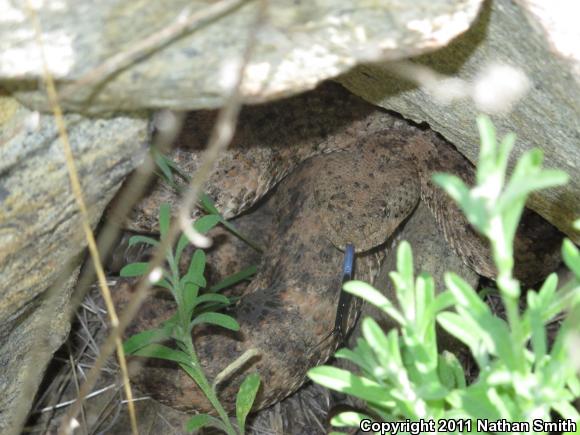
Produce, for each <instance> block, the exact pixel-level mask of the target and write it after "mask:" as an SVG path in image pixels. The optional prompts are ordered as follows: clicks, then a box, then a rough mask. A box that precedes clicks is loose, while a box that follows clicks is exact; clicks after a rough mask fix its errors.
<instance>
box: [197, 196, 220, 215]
mask: <svg viewBox="0 0 580 435" xmlns="http://www.w3.org/2000/svg"><path fill="white" fill-rule="evenodd" d="M199 201H200V202H201V206H202V207H203V209H204V211H205V212H206V213H210V214H217V215H219V214H220V212H219V211H218V209H217V208H216V206H215V203H214V202H213V200H212V199H211V198H210V197H209V195H207V194H206V193H202V194H201V196H200V198H199Z"/></svg>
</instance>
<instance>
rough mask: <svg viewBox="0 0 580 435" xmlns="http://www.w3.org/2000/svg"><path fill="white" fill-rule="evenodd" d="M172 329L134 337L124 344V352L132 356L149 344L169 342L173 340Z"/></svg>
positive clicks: (141, 333) (161, 329)
mask: <svg viewBox="0 0 580 435" xmlns="http://www.w3.org/2000/svg"><path fill="white" fill-rule="evenodd" d="M172 329H173V328H172V327H161V328H156V329H149V330H147V331H143V332H140V333H138V334H135V335H132V336H131V337H129V338H128V339H127V340H125V342H124V343H123V350H124V351H125V353H126V354H127V355H131V354H133V353H135V352H136V351H137V350H139V349H141V348H143V347H145V346H147V345H148V344H151V343H158V342H160V341H164V340H167V339H168V338H171V331H172Z"/></svg>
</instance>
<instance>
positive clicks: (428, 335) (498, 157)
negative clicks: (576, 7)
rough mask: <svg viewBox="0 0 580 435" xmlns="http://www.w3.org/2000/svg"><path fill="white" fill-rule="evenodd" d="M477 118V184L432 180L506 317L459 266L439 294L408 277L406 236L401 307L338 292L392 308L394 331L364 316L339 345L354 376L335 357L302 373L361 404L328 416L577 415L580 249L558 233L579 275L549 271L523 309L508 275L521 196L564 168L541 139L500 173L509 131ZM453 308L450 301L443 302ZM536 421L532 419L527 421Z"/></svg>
mask: <svg viewBox="0 0 580 435" xmlns="http://www.w3.org/2000/svg"><path fill="white" fill-rule="evenodd" d="M478 125H479V129H480V134H481V150H480V155H479V164H478V167H477V177H476V186H474V187H473V188H472V189H469V188H468V187H467V186H465V184H464V183H463V182H462V181H461V180H460V179H458V178H457V177H455V176H453V175H447V174H438V175H436V176H435V177H434V179H435V182H436V183H438V184H439V185H440V186H441V187H442V188H443V189H445V191H446V192H447V193H448V194H449V195H450V196H451V197H452V198H453V199H454V200H455V201H456V202H457V203H458V204H459V206H460V207H461V209H462V211H463V212H464V213H465V215H466V216H467V218H468V219H469V222H470V223H471V224H472V225H473V226H474V227H475V228H476V229H477V230H478V231H479V232H480V233H481V234H483V235H484V236H485V237H486V238H487V239H488V240H489V242H490V244H491V248H492V253H493V259H494V262H495V264H496V267H497V270H498V278H497V285H498V288H499V291H500V294H501V297H502V301H503V304H504V305H505V307H506V313H507V321H504V320H502V319H501V318H499V317H496V316H495V315H494V314H492V312H491V310H490V308H489V307H488V306H487V305H486V304H485V303H484V302H483V301H482V299H481V298H480V297H479V296H478V294H477V293H476V291H475V290H474V289H473V288H471V286H470V285H469V284H467V283H466V282H465V281H464V280H463V279H461V278H460V277H459V276H457V275H455V274H454V273H447V274H446V276H445V285H446V290H445V291H444V292H442V293H440V294H439V295H437V296H436V295H435V288H434V283H433V279H432V278H431V277H430V276H428V275H426V274H421V275H419V276H418V277H417V278H416V279H415V277H414V273H413V258H412V253H411V248H410V246H409V245H408V243H406V242H403V243H401V244H400V246H399V248H398V252H397V271H396V272H391V274H390V278H391V280H392V281H393V284H394V286H395V290H396V296H397V300H398V302H399V306H400V307H401V308H400V309H397V308H396V307H395V305H394V304H393V303H391V301H389V300H388V299H387V298H386V297H385V296H383V295H382V294H381V293H380V292H379V291H378V290H376V289H374V288H373V287H371V286H370V285H368V284H365V283H363V282H359V281H351V282H348V283H346V284H345V285H344V290H345V291H347V292H349V293H352V294H354V295H356V296H359V297H361V298H363V299H364V300H366V301H368V302H370V303H371V304H373V305H375V306H377V307H379V308H380V309H381V310H382V311H383V312H385V313H386V314H387V315H389V316H390V317H392V318H393V319H394V320H395V321H396V322H397V323H398V324H399V326H400V332H399V331H397V330H391V331H390V332H388V333H387V334H385V332H384V331H383V330H382V329H381V328H380V327H379V325H378V324H377V322H376V321H374V320H373V319H371V318H365V319H364V320H363V322H362V335H363V338H359V339H358V342H357V344H356V346H355V348H354V349H353V350H351V349H341V350H339V351H338V352H337V354H336V356H337V357H338V358H343V359H347V360H350V361H352V362H353V363H355V364H356V365H357V366H358V367H359V369H360V373H359V374H355V373H351V372H349V371H346V370H342V369H339V368H336V367H330V366H320V367H316V368H313V369H312V370H310V371H309V373H308V376H309V377H310V378H311V379H313V380H314V381H315V382H317V383H320V384H322V385H324V386H326V387H328V388H331V389H334V390H337V391H341V392H344V393H347V394H350V395H352V396H355V397H358V398H360V399H363V400H364V401H365V403H366V406H367V410H366V411H365V412H354V411H347V412H343V413H341V414H339V415H337V416H336V417H335V418H333V420H332V424H333V425H335V426H338V427H349V426H359V425H360V424H362V422H363V421H365V420H366V421H365V423H364V424H366V425H367V426H366V427H367V428H370V427H369V426H368V424H370V422H371V421H373V422H374V423H375V426H374V427H372V428H371V429H372V430H374V431H379V432H380V431H384V432H386V431H393V428H396V429H397V431H398V433H409V432H414V433H416V432H415V430H417V427H418V426H412V424H419V423H421V422H423V423H424V424H425V425H428V426H427V427H422V428H421V431H435V430H439V431H447V432H453V433H463V432H471V431H476V430H477V431H484V432H485V431H490V432H496V431H497V432H503V431H504V430H505V429H502V428H499V427H497V426H496V427H494V426H488V427H485V426H478V424H482V423H485V422H486V421H488V422H495V421H498V420H501V419H505V421H507V422H525V423H528V424H530V427H526V426H520V427H516V426H511V429H512V430H513V429H517V430H518V431H522V432H526V431H531V429H532V428H533V429H534V431H535V432H538V433H542V432H548V431H549V429H553V427H549V426H547V425H544V424H543V423H542V422H550V421H551V416H550V413H551V411H556V412H557V413H558V414H559V415H560V416H561V417H563V418H564V419H567V421H568V422H575V423H576V425H578V424H579V423H580V414H579V413H578V411H577V410H576V409H574V407H573V406H572V405H571V402H573V401H574V399H575V398H578V397H579V396H580V381H579V379H578V376H577V370H578V367H575V366H574V364H573V362H572V358H570V357H569V355H568V352H567V350H568V349H567V346H566V338H567V337H568V336H570V334H579V331H578V324H579V322H578V319H579V318H580V253H579V251H578V249H577V248H576V247H575V246H574V244H573V243H572V242H570V241H569V240H565V242H564V244H563V247H562V254H563V258H564V261H565V263H566V265H567V266H568V267H569V268H570V270H571V271H572V272H573V274H574V279H573V280H572V281H571V282H568V283H567V284H566V285H564V286H563V287H562V288H560V289H559V290H556V288H557V285H558V278H557V276H556V275H555V274H552V275H550V276H549V277H548V278H547V279H546V281H545V282H544V283H543V285H542V286H541V288H540V290H539V291H535V290H529V291H528V292H527V294H526V299H527V308H526V309H525V311H524V312H523V313H520V312H519V310H518V300H519V296H520V292H521V290H520V284H519V282H518V281H517V280H516V279H514V277H513V275H512V271H513V249H512V247H513V240H514V235H515V230H516V227H517V224H518V222H519V219H520V217H521V213H522V211H523V208H524V204H525V201H526V198H527V196H528V194H529V193H530V192H532V191H534V190H538V189H542V188H547V187H551V186H556V185H559V184H563V183H565V182H566V180H567V176H566V174H565V173H563V172H561V171H557V170H545V169H542V167H541V166H542V153H541V151H540V150H537V149H536V150H532V151H529V152H527V153H525V154H524V155H523V156H522V157H521V158H520V159H519V161H518V162H517V164H516V166H515V168H514V170H513V173H512V175H511V177H510V178H509V180H507V182H506V170H507V162H508V156H509V154H510V151H511V148H512V146H513V144H514V141H515V137H514V136H513V135H508V136H507V137H506V138H505V139H504V140H503V141H502V142H501V143H500V144H499V145H497V143H496V139H495V130H494V128H493V125H492V124H491V121H489V119H487V118H485V117H480V118H479V119H478ZM538 249H541V247H538ZM451 306H453V307H454V308H455V311H448V310H447V309H448V308H449V307H451ZM566 309H569V310H570V312H569V314H568V316H567V318H566V319H565V320H564V321H563V323H562V324H561V326H560V329H559V331H558V333H557V336H556V338H555V342H554V343H553V345H552V346H551V349H548V344H547V338H546V330H545V325H546V324H547V323H548V322H550V321H551V320H552V319H554V317H555V316H556V315H557V314H559V313H561V312H562V311H564V310H566ZM436 323H438V324H439V325H440V326H441V327H443V329H445V330H446V331H447V332H449V333H450V334H452V335H453V336H454V337H456V338H457V339H458V340H460V341H461V342H463V343H464V344H465V345H466V346H467V347H468V348H469V349H470V351H471V353H472V355H473V357H474V359H475V361H476V363H477V365H478V368H479V374H478V377H477V379H476V380H475V381H473V382H472V383H471V384H469V385H468V383H467V381H466V378H465V375H464V372H463V368H462V366H461V364H460V363H459V361H458V360H457V358H456V357H455V356H454V355H453V354H450V353H448V352H443V353H442V354H438V349H437V339H436V333H435V326H436ZM486 419H487V420H486ZM535 423H537V424H538V426H532V424H535ZM405 424H406V426H405ZM396 425H399V426H396ZM571 427H572V426H565V427H560V428H559V429H561V430H564V431H566V430H570V428H571ZM526 429H527V430H526ZM384 432H383V433H384Z"/></svg>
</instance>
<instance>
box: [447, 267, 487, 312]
mask: <svg viewBox="0 0 580 435" xmlns="http://www.w3.org/2000/svg"><path fill="white" fill-rule="evenodd" d="M444 279H445V285H446V286H447V288H448V289H449V291H450V292H451V293H452V294H453V296H454V297H455V301H456V302H457V304H458V305H460V306H462V307H466V308H469V310H470V311H471V312H473V313H474V314H475V315H478V316H480V315H484V314H487V313H489V307H488V306H487V305H486V304H485V302H483V301H482V300H481V298H480V297H479V296H478V294H477V293H476V291H475V290H474V289H473V288H472V287H471V286H470V285H469V284H468V283H467V282H466V281H465V280H464V279H463V278H461V277H460V276H459V275H456V274H455V273H452V272H447V273H446V274H445V278H444Z"/></svg>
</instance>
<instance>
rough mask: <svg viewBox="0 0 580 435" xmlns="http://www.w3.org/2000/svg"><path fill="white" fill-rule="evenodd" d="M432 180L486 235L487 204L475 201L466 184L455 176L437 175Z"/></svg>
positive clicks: (471, 222) (472, 223)
mask: <svg viewBox="0 0 580 435" xmlns="http://www.w3.org/2000/svg"><path fill="white" fill-rule="evenodd" d="M432 178H433V181H434V182H435V184H437V185H439V186H440V187H441V188H443V190H445V192H447V194H448V195H449V196H450V197H451V198H452V199H453V200H454V201H455V202H456V203H457V204H458V205H459V207H460V208H461V211H462V212H463V214H464V215H465V217H466V218H467V220H468V221H469V223H470V224H471V225H473V226H474V227H475V228H476V229H477V230H478V231H479V232H481V233H484V234H485V232H486V231H487V227H488V223H489V222H488V221H489V217H488V213H487V210H486V208H485V202H484V201H481V200H475V199H473V198H472V197H471V193H470V191H469V189H468V188H467V186H466V184H465V183H464V182H463V180H461V179H460V178H459V177H456V176H455V175H450V174H440V173H437V174H434V175H433V177H432Z"/></svg>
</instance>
